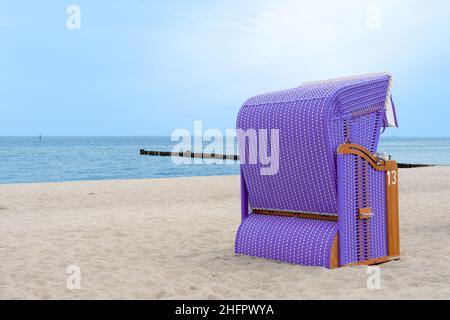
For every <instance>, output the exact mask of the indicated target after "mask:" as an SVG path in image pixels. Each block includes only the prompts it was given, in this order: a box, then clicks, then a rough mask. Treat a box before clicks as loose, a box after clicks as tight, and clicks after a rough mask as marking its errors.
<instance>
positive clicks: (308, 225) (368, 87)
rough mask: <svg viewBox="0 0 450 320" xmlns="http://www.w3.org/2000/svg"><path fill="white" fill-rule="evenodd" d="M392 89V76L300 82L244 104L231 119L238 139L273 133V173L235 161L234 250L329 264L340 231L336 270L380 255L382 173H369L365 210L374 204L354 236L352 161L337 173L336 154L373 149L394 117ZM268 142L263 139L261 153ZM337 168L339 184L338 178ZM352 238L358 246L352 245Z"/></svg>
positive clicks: (246, 151)
mask: <svg viewBox="0 0 450 320" xmlns="http://www.w3.org/2000/svg"><path fill="white" fill-rule="evenodd" d="M390 90H391V76H390V75H388V74H384V73H383V74H372V75H365V76H357V77H349V78H341V79H335V80H327V81H319V82H311V83H306V84H303V85H301V86H299V87H296V88H292V89H288V90H282V91H277V92H271V93H266V94H262V95H258V96H255V97H253V98H250V99H248V100H247V101H246V102H245V103H244V104H243V106H242V108H241V109H240V111H239V114H238V117H237V129H238V134H239V131H241V132H248V131H249V130H256V131H258V130H266V131H270V130H273V129H277V130H278V131H279V170H278V171H277V172H276V174H273V175H263V174H261V171H260V168H261V166H260V164H259V163H245V161H244V162H242V163H241V186H242V194H243V197H242V203H243V205H242V220H243V221H242V224H241V226H240V228H239V231H238V234H237V237H236V253H241V254H247V255H252V256H258V257H264V258H269V259H275V260H282V261H287V262H292V263H298V264H305V265H317V266H325V267H328V266H329V255H330V248H331V241H332V240H333V238H334V236H335V235H336V232H337V230H338V229H339V232H340V234H339V240H340V244H339V246H340V259H342V261H340V264H341V265H343V264H346V263H351V262H357V261H362V260H363V259H366V258H368V257H372V258H375V257H380V256H383V255H385V253H386V250H387V249H386V247H387V244H386V231H385V229H386V228H385V227H386V224H385V214H386V209H385V196H384V194H385V189H384V188H385V186H384V185H383V177H384V173H382V172H374V171H375V170H373V169H371V168H368V170H369V172H370V173H369V178H368V179H369V180H370V181H369V185H370V187H369V189H370V190H368V191H369V192H370V195H371V196H370V197H371V199H370V200H369V199H366V200H367V201H366V200H365V201H366V203H365V205H367V206H368V205H371V206H372V207H373V210H374V212H375V215H376V218H374V219H371V220H372V221H371V222H370V223H366V222H363V225H359V226H358V230H360V229H361V230H368V232H367V233H364V232H365V231H363V233H362V234H361V233H358V234H355V228H356V221H355V219H356V216H355V214H356V213H357V208H358V207H357V205H358V204H357V202H356V198H355V196H356V194H355V192H356V191H355V184H354V183H353V182H352V178H354V172H355V166H356V165H357V164H355V163H354V162H355V161H354V159H353V158H352V157H351V156H350V155H348V156H347V155H345V156H343V157H342V159H341V160H340V168H338V161H337V152H336V151H337V148H338V146H339V145H340V144H342V143H346V142H351V143H355V144H359V145H361V146H363V147H365V148H367V149H368V150H369V151H370V152H375V151H376V148H377V145H378V139H379V135H380V131H381V128H382V127H383V126H386V125H387V122H386V112H387V111H390V113H391V114H392V112H394V114H393V115H394V117H395V119H396V116H395V110H394V111H393V104H392V101H391V93H390ZM395 123H396V120H395ZM269 136H270V135H269ZM249 142H250V141H249V139H245V136H244V139H239V152H240V156H241V159H249V158H250V147H249ZM271 143H273V142H272V141H271V138H270V139H269V138H268V144H269V146H268V147H267V150H271ZM259 148H261V146H259ZM352 161H353V162H352ZM358 165H361V166H362V164H358ZM338 169H339V170H341V172H340V176H342V181H338V172H337V171H338ZM363 170H366V169H365V168H364V169H363ZM347 171H348V172H347ZM352 174H353V176H352ZM338 185H339V187H338ZM383 190H384V191H383ZM342 194H344V195H342ZM342 201H343V202H342ZM247 204H248V205H249V207H250V210H249V209H248V208H247ZM251 209H264V210H276V211H287V212H301V213H310V214H321V215H331V216H338V217H339V223H338V222H334V221H324V220H315V219H303V218H290V217H281V216H261V215H258V214H251ZM355 210H356V211H355ZM341 215H342V219H341ZM383 215H384V216H383ZM383 219H384V220H383ZM358 223H359V222H358ZM369 224H370V225H369ZM383 228H384V229H383ZM358 232H359V231H358ZM366 235H367V236H366ZM356 237H359V238H358V241H360V242H358V243H356V241H355V239H356ZM362 237H365V238H364V239H363V240H361V239H362ZM358 246H359V247H358ZM361 246H362V247H361ZM341 249H342V250H341Z"/></svg>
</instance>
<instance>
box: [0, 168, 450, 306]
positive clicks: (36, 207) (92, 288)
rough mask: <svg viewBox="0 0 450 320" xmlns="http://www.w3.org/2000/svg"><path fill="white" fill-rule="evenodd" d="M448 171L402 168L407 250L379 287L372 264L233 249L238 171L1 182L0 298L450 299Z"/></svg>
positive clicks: (384, 268) (388, 269) (386, 267)
mask: <svg viewBox="0 0 450 320" xmlns="http://www.w3.org/2000/svg"><path fill="white" fill-rule="evenodd" d="M449 177H450V168H449V167H430V168H420V169H401V170H400V177H399V179H400V223H401V250H402V257H401V260H399V261H393V262H389V263H386V264H382V265H380V268H381V289H380V290H376V289H375V290H369V289H368V288H367V286H366V281H367V278H368V274H367V273H366V271H367V268H366V267H364V266H356V267H346V268H339V269H334V270H327V269H322V268H313V267H303V266H297V265H290V264H286V263H279V262H274V261H268V260H263V259H256V258H251V257H246V256H235V254H234V236H235V231H236V228H237V227H238V225H239V222H240V197H239V177H238V176H225V177H195V178H175V179H151V180H123V181H86V182H66V183H44V184H14V185H0V262H1V263H0V298H1V299H60V298H61V299H81V298H87V299H101V298H112V299H330V298H338V299H394V298H402V299H419V298H420V299H450V267H449V265H450V178H449ZM69 265H77V266H79V267H80V270H81V288H80V289H79V290H77V289H74V290H70V289H68V288H67V287H66V280H67V277H68V274H67V273H66V271H67V268H68V266H69Z"/></svg>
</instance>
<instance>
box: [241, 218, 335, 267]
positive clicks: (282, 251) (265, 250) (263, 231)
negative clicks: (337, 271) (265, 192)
mask: <svg viewBox="0 0 450 320" xmlns="http://www.w3.org/2000/svg"><path fill="white" fill-rule="evenodd" d="M336 232H337V222H336V221H327V220H317V219H304V218H297V217H283V216H272V215H263V214H250V215H249V216H248V217H247V218H245V219H244V221H243V222H242V223H241V225H240V227H239V230H238V232H237V235H236V247H235V252H236V253H237V254H245V255H250V256H255V257H261V258H267V259H273V260H280V261H285V262H289V263H294V264H302V265H308V266H322V267H327V268H329V267H330V253H331V246H332V243H333V240H334V237H335V236H336Z"/></svg>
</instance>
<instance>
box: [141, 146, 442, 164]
mask: <svg viewBox="0 0 450 320" xmlns="http://www.w3.org/2000/svg"><path fill="white" fill-rule="evenodd" d="M140 154H141V156H160V157H187V158H202V159H223V160H234V161H238V160H239V156H238V155H237V154H231V155H230V154H228V155H227V154H215V153H194V152H190V151H186V152H171V151H154V150H145V149H140ZM431 166H433V165H430V164H416V163H399V164H398V167H399V168H419V167H431Z"/></svg>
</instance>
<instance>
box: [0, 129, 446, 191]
mask: <svg viewBox="0 0 450 320" xmlns="http://www.w3.org/2000/svg"><path fill="white" fill-rule="evenodd" d="M173 145H174V143H173V142H171V141H170V138H168V137H44V138H43V139H42V140H41V141H39V139H38V138H36V137H0V183H22V182H47V181H74V180H102V179H136V178H137V179H139V178H161V177H179V176H209V175H231V174H238V173H239V166H238V164H237V163H234V162H231V164H230V162H228V164H185V165H177V164H174V163H173V162H172V161H171V158H169V157H151V156H140V155H139V149H140V148H145V149H151V150H167V151H169V150H171V149H172V146H173ZM379 150H380V151H381V150H382V151H386V152H388V153H390V154H392V156H393V158H394V159H396V160H397V161H398V162H407V163H430V164H447V165H449V164H450V138H384V139H383V140H382V141H381V142H380V147H379Z"/></svg>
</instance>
